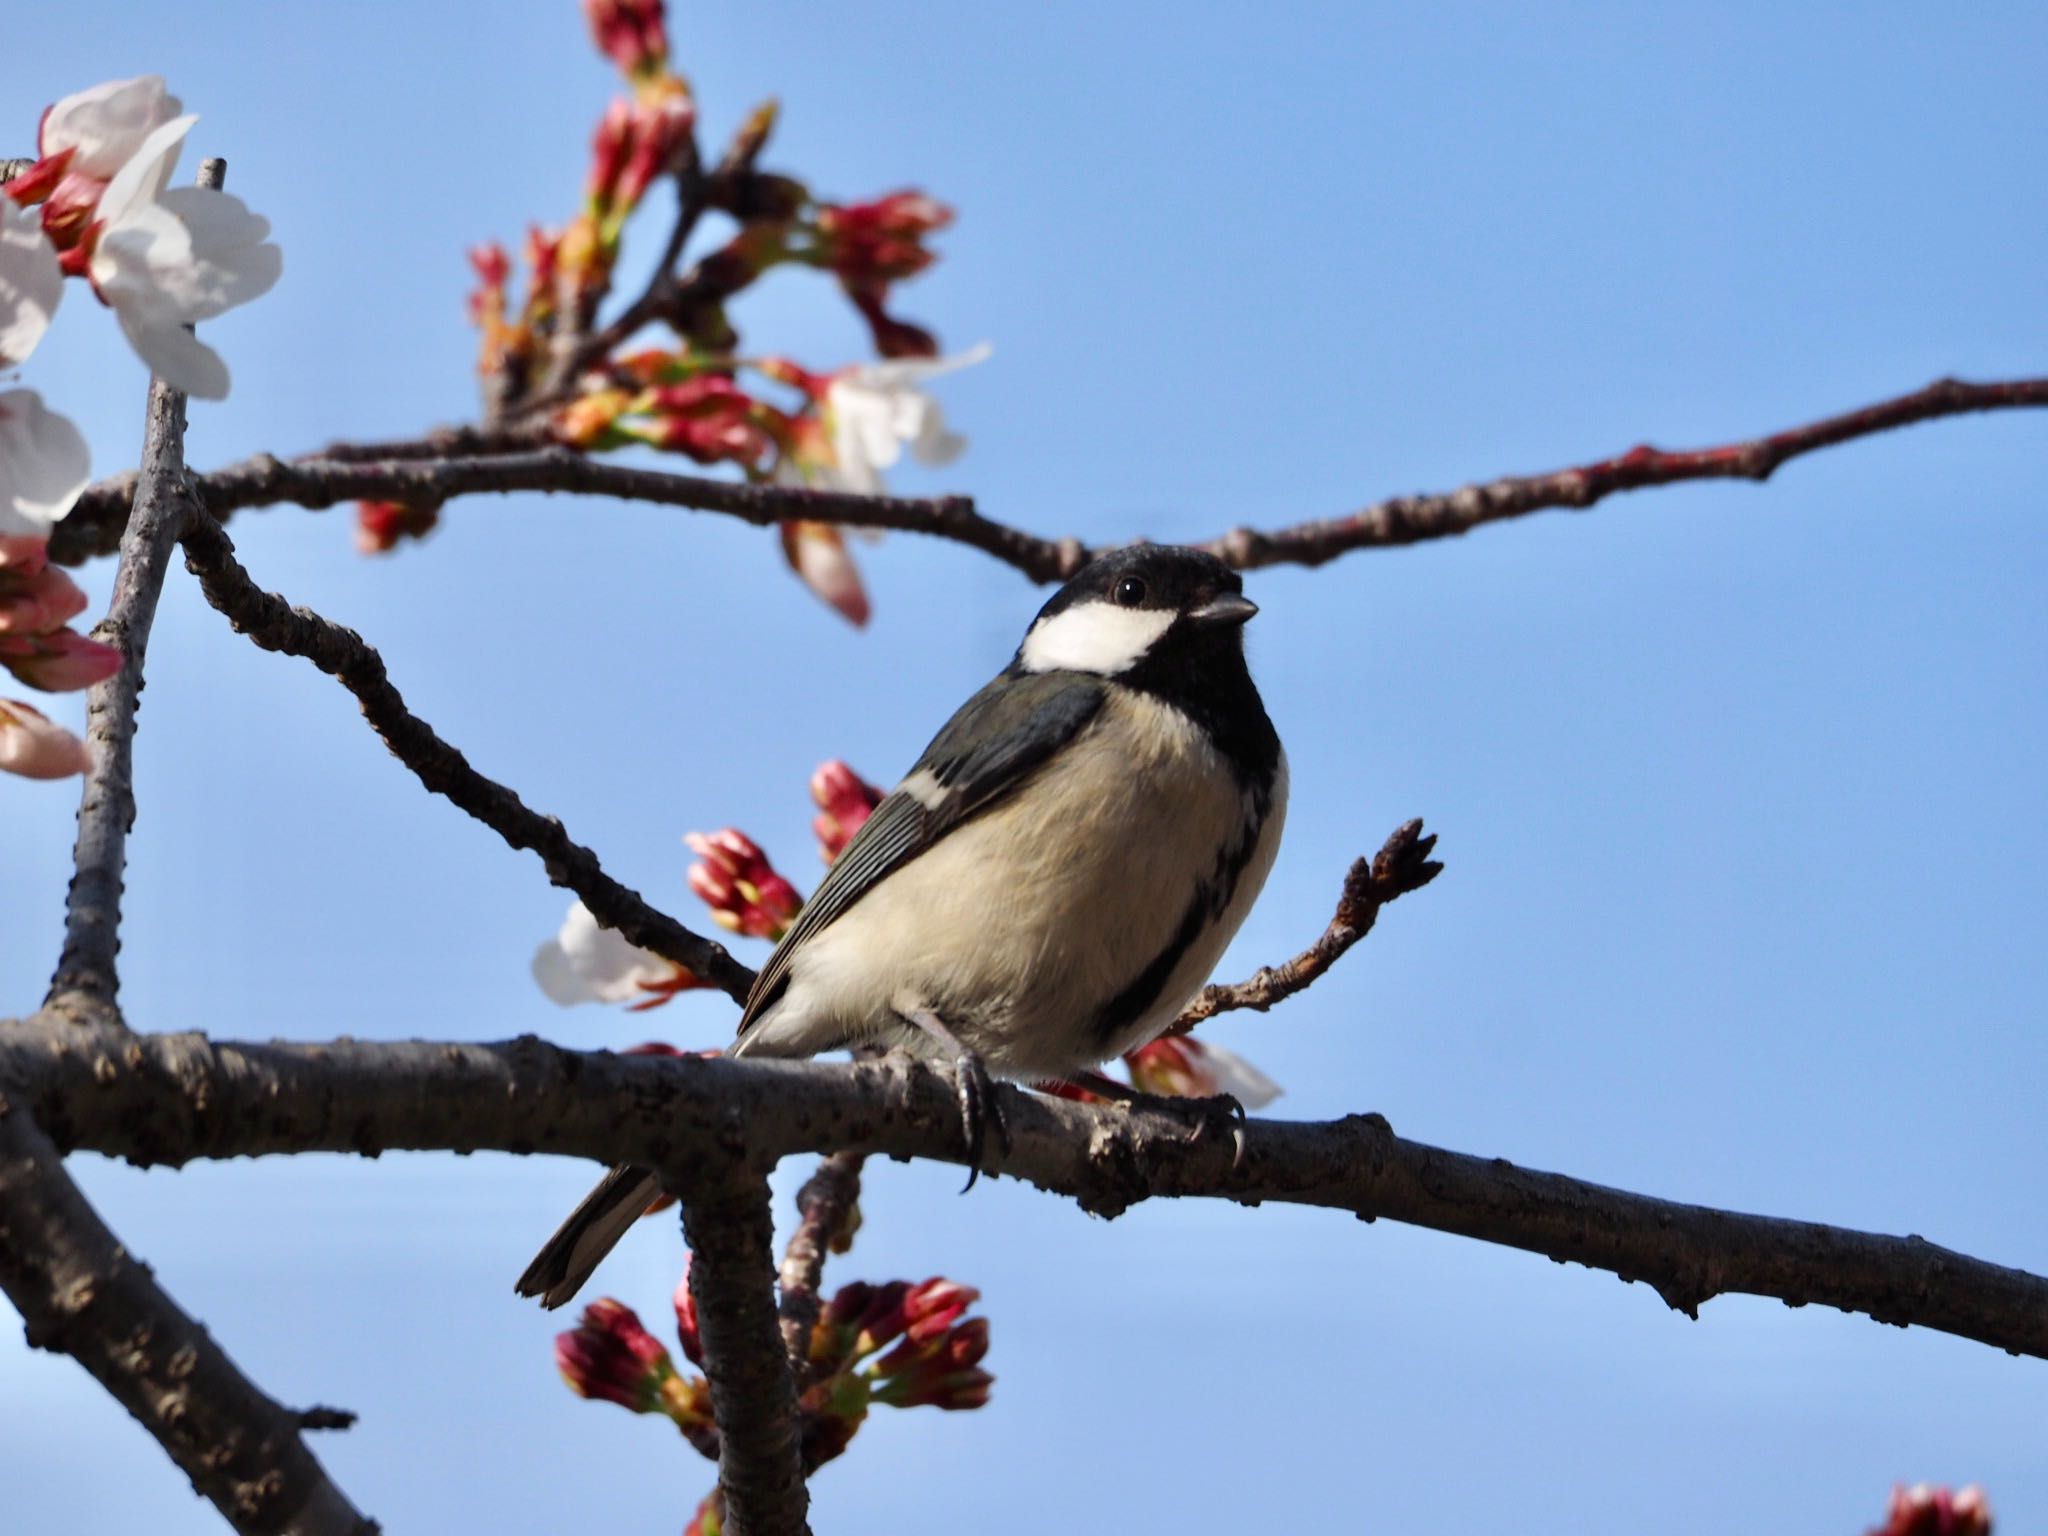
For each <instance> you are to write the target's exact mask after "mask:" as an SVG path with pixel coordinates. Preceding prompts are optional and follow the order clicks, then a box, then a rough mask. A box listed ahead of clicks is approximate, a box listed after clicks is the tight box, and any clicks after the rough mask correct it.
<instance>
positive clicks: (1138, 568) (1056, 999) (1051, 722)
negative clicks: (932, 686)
mask: <svg viewBox="0 0 2048 1536" xmlns="http://www.w3.org/2000/svg"><path fill="white" fill-rule="evenodd" d="M1257 612H1258V607H1257V605H1256V604H1254V603H1253V602H1252V601H1251V600H1250V599H1249V598H1247V597H1246V596H1245V595H1244V582H1243V579H1242V577H1240V576H1239V574H1238V573H1237V572H1236V571H1235V570H1233V569H1232V568H1231V567H1230V566H1228V565H1226V564H1225V563H1224V562H1223V561H1222V560H1220V559H1218V558H1217V557H1216V556H1214V555H1213V554H1210V553H1208V552H1206V551H1204V550H1199V549H1192V548H1185V547H1179V546H1174V545H1161V544H1138V545H1130V546H1126V547H1123V548H1119V549H1115V550H1112V551H1110V552H1109V553H1106V554H1103V555H1100V556H1098V557H1097V558H1095V559H1094V560H1092V561H1091V562H1090V563H1088V564H1087V565H1085V566H1083V567H1082V568H1081V569H1080V570H1079V571H1078V572H1076V573H1075V575H1074V576H1073V577H1072V578H1071V579H1069V580H1068V581H1067V583H1066V584H1065V585H1064V586H1062V587H1061V588H1060V589H1059V591H1058V592H1056V593H1055V594H1054V595H1053V596H1052V597H1051V599H1049V600H1048V601H1047V602H1046V604H1045V605H1044V607H1043V608H1041V609H1040V610H1039V612H1038V615H1037V617H1036V618H1035V619H1034V620H1033V621H1032V623H1031V627H1030V628H1029V630H1028V631H1027V632H1026V633H1025V636H1024V639H1023V642H1022V644H1020V645H1019V646H1018V647H1017V651H1016V654H1015V655H1014V656H1013V657H1012V658H1011V660H1010V664H1009V665H1008V666H1007V667H1005V668H1004V669H1003V670H1002V672H1001V673H999V674H998V675H997V676H996V677H995V678H994V680H993V681H991V682H990V683H989V684H988V685H987V686H986V687H984V688H982V689H981V691H980V692H978V693H976V694H975V695H974V696H973V697H972V698H970V699H969V700H968V701H967V702H966V703H965V704H963V705H962V706H961V707H960V708H959V710H958V711H957V712H955V714H954V715H953V717H952V718H951V719H950V720H948V721H947V722H946V724H945V726H944V728H943V729H941V730H940V731H939V733H938V735H937V736H935V737H933V738H932V742H931V745H929V746H928V747H926V748H925V750H924V754H923V755H922V756H921V757H920V758H918V760H917V762H916V764H915V765H914V766H913V767H912V768H911V770H910V772H909V773H908V774H906V775H905V776H904V778H903V780H902V781H901V782H900V783H899V784H897V785H896V787H895V788H894V789H893V790H891V791H890V792H889V793H888V794H887V795H886V796H884V797H883V799H882V800H881V802H880V803H879V804H878V805H877V806H876V807H875V810H874V812H873V814H872V815H870V817H869V818H868V820H867V821H866V822H865V823H864V824H863V825H862V826H861V828H860V830H859V832H858V833H856V834H855V836H854V837H853V839H852V841H851V842H850V843H849V844H848V845H847V847H846V849H845V850H844V851H843V852H842V853H841V855H840V856H839V858H838V859H837V860H836V861H835V862H834V863H833V865H832V868H831V870H830V871H829V873H828V874H827V875H826V877H825V880H824V882H823V883H822V884H821V885H820V886H819V887H818V890H817V892H816V893H815V894H814V895H813V896H812V897H811V899H810V900H809V901H808V902H806V903H805V904H804V906H803V908H802V910H801V911H800V912H799V913H798V915H797V918H796V921H795V922H794V923H793V924H792V925H791V927H790V928H789V930H788V932H786V933H785V934H784V935H783V937H782V939H781V941H780V942H779V943H778V944H777V946H776V949H775V952H774V953H773V954H772V955H771V956H770V957H769V959H768V963H767V964H766V965H764V966H763V967H762V968H761V971H760V974H759V975H758V976H757V977H756V979H755V981H754V984H753V987H752V989H751V990H750V992H749V993H748V996H747V1000H746V1004H745V1006H744V1010H743V1012H742V1014H741V1017H740V1022H739V1028H738V1032H737V1038H736V1039H735V1042H734V1044H733V1045H732V1046H731V1048H730V1049H729V1050H728V1052H727V1054H728V1055H731V1056H738V1057H745V1056H768V1057H791V1056H814V1055H818V1054H820V1053H822V1052H826V1051H832V1050H840V1049H849V1048H852V1049H878V1048H889V1047H897V1046H901V1047H907V1048H909V1049H910V1050H911V1051H912V1052H913V1053H915V1054H918V1055H920V1056H923V1057H925V1058H928V1059H929V1058H939V1059H943V1060H945V1061H947V1062H948V1063H950V1065H951V1066H952V1067H953V1069H954V1082H955V1086H956V1090H957V1092H958V1094H959V1098H960V1105H961V1113H962V1123H963V1126H964V1128H965V1135H966V1140H967V1152H968V1159H967V1160H968V1165H969V1168H970V1173H969V1176H968V1184H969V1186H972V1184H973V1182H974V1177H975V1173H976V1172H978V1171H979V1168H980V1165H981V1162H982V1153H983V1147H984V1139H985V1132H986V1127H987V1125H988V1124H989V1123H990V1122H993V1123H994V1125H995V1128H996V1129H997V1131H998V1133H999V1135H1001V1136H1002V1138H1003V1139H1004V1140H1005V1141H1006V1142H1007V1139H1008V1137H1007V1128H1006V1127H1005V1126H1004V1124H1003V1122H1002V1118H1001V1111H1000V1107H999V1104H998V1101H997V1098H996V1096H995V1093H994V1089H993V1085H992V1084H991V1082H990V1077H991V1075H994V1076H996V1077H1001V1078H1006V1079H1011V1080H1014V1081H1019V1082H1023V1083H1026V1084H1030V1085H1037V1086H1049V1085H1067V1086H1072V1087H1079V1088H1083V1089H1086V1090H1087V1091H1089V1092H1091V1093H1095V1094H1097V1095H1099V1096H1102V1097H1107V1098H1111V1099H1116V1100H1122V1101H1126V1102H1129V1101H1134V1100H1142V1099H1148V1098H1149V1097H1150V1096H1149V1095H1142V1094H1139V1093H1137V1092H1136V1091H1135V1090H1134V1089H1132V1088H1130V1087H1129V1086H1127V1085H1125V1084H1122V1083H1119V1082H1116V1081H1115V1080H1113V1079H1111V1078H1108V1077H1105V1076H1103V1075H1102V1074H1101V1073H1100V1072H1098V1071H1096V1070H1095V1068H1097V1067H1098V1066H1099V1065H1100V1064H1102V1063H1104V1062H1107V1061H1109V1060H1111V1059H1113V1058H1114V1057H1117V1056H1120V1055H1122V1054H1123V1053H1124V1052H1126V1051H1129V1050H1132V1049H1135V1048H1136V1047H1138V1046H1141V1045H1144V1044H1146V1043H1147V1042H1148V1041H1151V1040H1153V1039H1155V1038H1157V1037H1158V1036H1159V1035H1160V1034H1161V1033H1162V1032H1164V1031H1165V1030H1166V1029H1167V1028H1168V1027H1169V1026H1170V1025H1171V1024H1172V1023H1173V1022H1174V1021H1175V1020H1176V1019H1177V1018H1178V1017H1179V1016H1180V1014H1181V1012H1182V1011H1183V1010H1184V1008H1185V1007H1186V1005H1187V1004H1188V1003H1189V1002H1191V1001H1192V1000H1193V999H1194V997H1195V994H1196V993H1197V992H1199V991H1200V990H1201V987H1202V985H1203V983H1204V982H1206V981H1207V980H1208V978H1209V974H1210V972H1211V971H1212V970H1213V969H1214V968H1215V966H1216V963H1217V962H1218V961H1219V960H1220V959H1221V958H1222V956H1223V951H1224V948H1225V947H1226V946H1227V945H1228V944H1229V943H1230V940H1231V938H1232V937H1233V936H1234V935H1235V934H1236V932H1237V930H1238V928H1239V926H1240V925H1241V924H1242V923H1243V922H1244V919H1245V915H1246V914H1247V913H1248V912H1249V911H1250V910H1251V906H1252V903H1253V902H1254V901H1255V900H1256V899H1257V897H1258V894H1259V891H1260V889H1261V888H1262V887H1263V886H1264V884H1265V882H1266V877H1267V875H1268V874H1269V873H1270V871H1271V870H1272V867H1273V860H1274V858H1275V856H1276V855H1277V853H1278V852H1279V847H1280V835H1281V831H1282V829H1283V827H1284V825H1285V822H1286V814H1287V788H1288V774H1287V757H1286V753H1285V752H1284V750H1283V749H1282V747H1281V744H1280V738H1279V735H1278V733H1277V732H1276V731H1275V730H1274V727H1273V723H1272V721H1271V719H1270V718H1268V716H1267V714H1266V709H1265V705H1264V703H1263V701H1262V700H1261V699H1260V697H1259V691H1258V688H1257V687H1256V686H1255V685H1254V683H1253V681H1252V676H1251V671H1250V668H1249V666H1248V665H1247V663H1246V659H1245V648H1244V627H1245V623H1246V621H1247V620H1249V619H1250V618H1251V617H1252V616H1253V615H1254V614H1256V613H1257ZM1169 1102H1171V1103H1174V1104H1177V1105H1184V1104H1185V1102H1186V1101H1169ZM1214 1102H1216V1103H1219V1104H1222V1105H1223V1106H1224V1107H1225V1108H1227V1109H1229V1110H1230V1111H1231V1112H1232V1113H1233V1115H1234V1117H1235V1118H1236V1119H1237V1120H1239V1121H1241V1120H1242V1118H1243V1110H1242V1107H1241V1106H1238V1105H1236V1103H1235V1101H1234V1100H1227V1096H1226V1097H1225V1098H1220V1099H1219V1100H1218V1101H1214ZM1240 1146H1241V1143H1240ZM660 1194H661V1184H660V1180H659V1178H658V1176H657V1175H656V1174H655V1173H654V1172H653V1171H652V1170H649V1169H646V1168H640V1167H633V1166H622V1167H619V1168H614V1169H613V1170H612V1171H611V1172H610V1173H609V1174H608V1175H607V1176H606V1177H605V1179H604V1181H603V1182H602V1183H600V1184H599V1185H598V1186H597V1188H596V1189H595V1190H593V1191H592V1192H591V1194H590V1195H589V1196H588V1197H587V1198H586V1199H585V1200H584V1201H583V1203H582V1204H581V1205H580V1206H578V1207H577V1208H576V1210H575V1211H574V1212H573V1213H572V1214H571V1215H570V1217H569V1218H568V1220H567V1221H565V1222H564V1223H563V1224H562V1226H561V1228H560V1230H558V1231H557V1232H556V1233H555V1235H554V1236H553V1237H552V1238H551V1239H549V1241H548V1244H547V1246H546V1247H544V1248H543V1249H542V1250H541V1252H540V1253H539V1255H538V1256H536V1257H535V1259H534V1261H533V1263H532V1264H531V1265H529V1266H528V1268H527V1270H526V1272H525V1273H524V1274H523V1275H521V1277H520V1279H519V1281H518V1285H517V1290H518V1292H519V1294H521V1295H524V1296H538V1297H539V1298H540V1299H541V1302H542V1305H543V1306H547V1307H557V1306H560V1305H561V1304H562V1303H564V1302H566V1301H567V1300H569V1299H570V1298H571V1297H572V1296H573V1295H575V1293H576V1291H577V1290H578V1289H579V1288H580V1287H581V1286H582V1284H583V1282H584V1281H585V1280H586V1279H588V1278H589V1276H590V1274H591V1272H592V1271H593V1270H594V1269H595V1268H596V1267H597V1265H598V1263H599V1262H600V1261H601V1260H602V1259H603V1258H604V1256H605V1254H607V1253H608V1252H609V1251H610V1250H611V1248H612V1247H613V1245H614V1244H616V1243H617V1242H618V1241H619V1239H620V1238H621V1237H623V1236H624V1235H625V1233H626V1231H627V1229H628V1228H630V1227H631V1226H632V1224H633V1222H634V1221H635V1220H637V1219H638V1218H639V1217H640V1215H641V1214H642V1213H643V1212H644V1211H645V1210H646V1208H647V1206H648V1205H649V1203H650V1202H651V1201H653V1200H654V1199H656V1198H657V1197H658V1196H659V1195H660Z"/></svg>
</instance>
